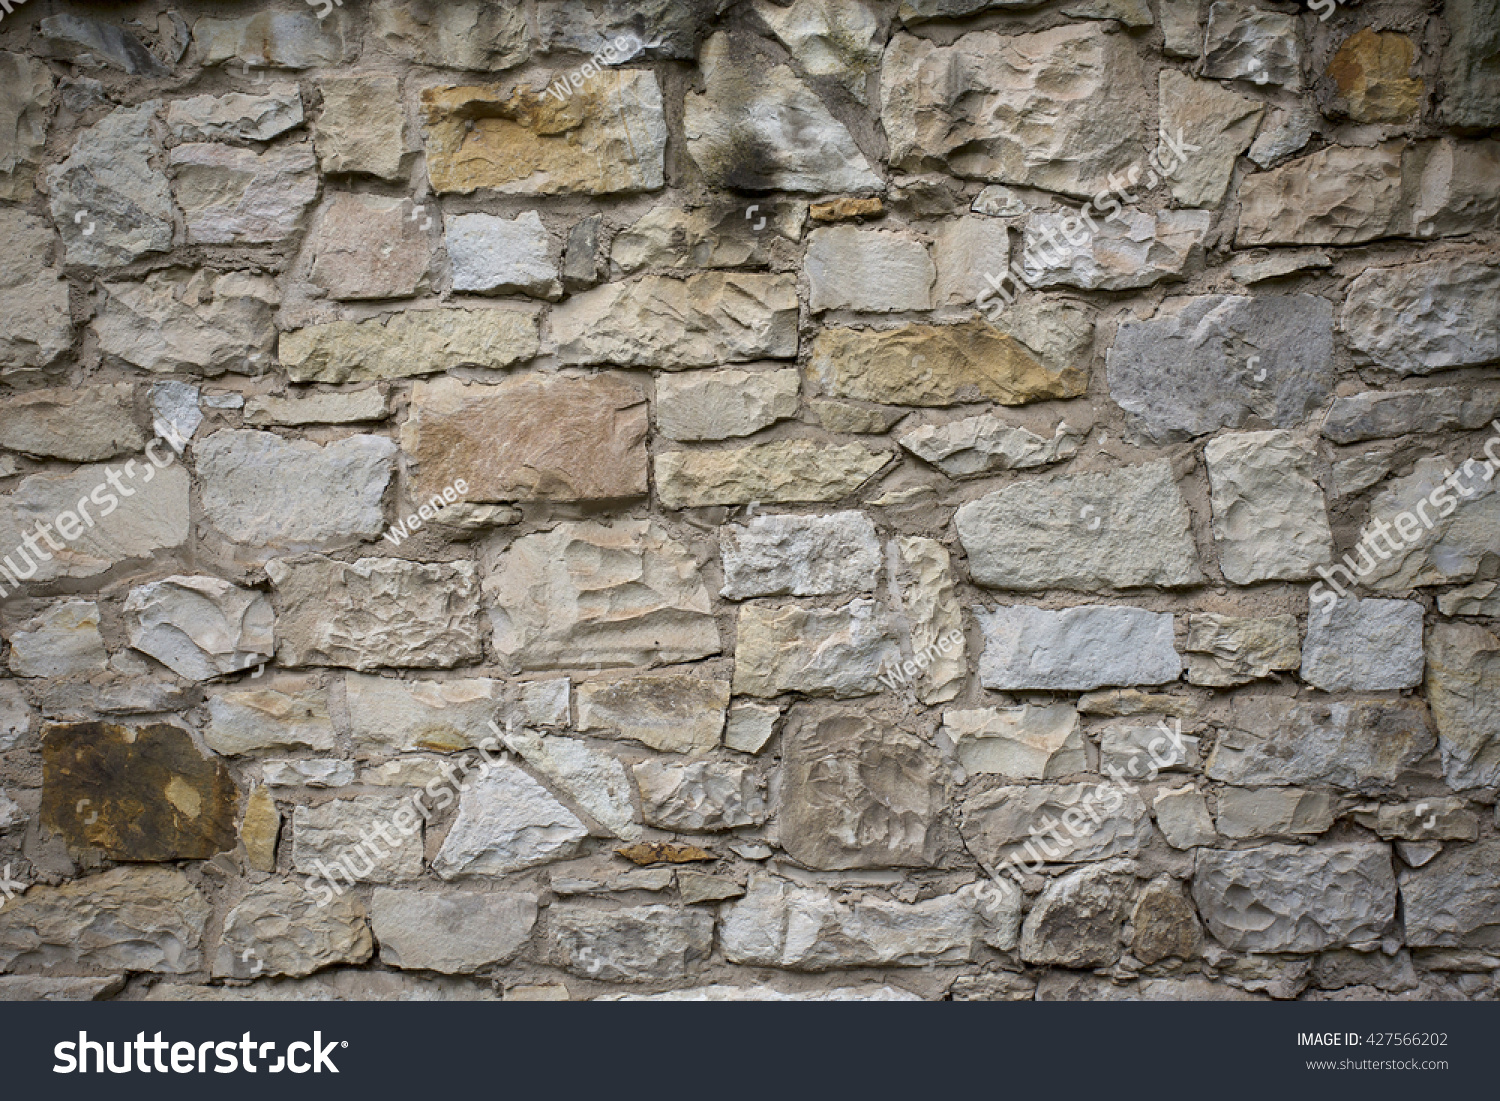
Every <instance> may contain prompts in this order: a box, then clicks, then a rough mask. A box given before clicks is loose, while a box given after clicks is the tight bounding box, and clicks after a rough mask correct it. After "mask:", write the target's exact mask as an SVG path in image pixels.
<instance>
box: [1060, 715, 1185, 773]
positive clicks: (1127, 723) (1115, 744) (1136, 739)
mask: <svg viewBox="0 0 1500 1101" xmlns="http://www.w3.org/2000/svg"><path fill="white" fill-rule="evenodd" d="M1148 720H1150V721H1148ZM1198 742H1199V739H1197V738H1195V737H1193V736H1191V735H1187V734H1183V732H1182V720H1181V719H1178V720H1177V722H1176V724H1175V726H1174V725H1169V724H1168V723H1167V720H1166V717H1165V716H1162V715H1142V716H1141V717H1140V718H1131V719H1119V720H1117V721H1115V722H1112V723H1109V724H1108V725H1107V726H1105V727H1104V729H1103V730H1101V731H1100V732H1099V771H1100V772H1104V773H1107V774H1109V775H1111V776H1114V775H1116V773H1115V772H1114V771H1113V770H1115V769H1119V770H1121V771H1122V772H1123V773H1124V774H1125V775H1126V776H1129V777H1132V778H1134V779H1140V778H1143V777H1145V778H1150V779H1154V778H1155V776H1156V774H1157V773H1158V772H1159V771H1161V770H1163V769H1197V767H1198V762H1199V758H1198ZM1080 771H1081V770H1080Z"/></svg>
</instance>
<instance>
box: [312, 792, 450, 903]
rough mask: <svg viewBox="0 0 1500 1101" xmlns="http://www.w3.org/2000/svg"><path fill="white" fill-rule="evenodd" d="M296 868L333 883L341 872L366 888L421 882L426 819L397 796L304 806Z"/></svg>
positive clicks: (382, 794)
mask: <svg viewBox="0 0 1500 1101" xmlns="http://www.w3.org/2000/svg"><path fill="white" fill-rule="evenodd" d="M461 806H462V803H460V807H461ZM402 811H404V812H405V814H406V815H407V816H408V817H409V818H410V819H412V820H414V821H413V824H412V825H411V826H410V827H408V826H404V825H402V824H401V822H400V821H399V818H398V812H402ZM361 864H363V865H364V868H363V870H361V868H360V865H361ZM330 865H331V866H332V867H333V874H330V872H329V871H328V868H329V867H330ZM292 867H293V868H295V869H296V870H297V871H298V872H299V873H300V874H302V875H309V876H311V875H316V876H322V877H323V878H325V879H327V880H328V883H329V884H336V883H337V880H336V878H335V876H336V875H337V874H338V872H339V871H340V869H342V870H343V871H344V873H345V875H346V878H348V877H352V878H353V879H357V880H359V881H361V882H365V883H393V882H396V881H397V880H402V879H415V878H416V877H417V876H420V875H421V874H422V818H421V816H420V815H418V814H417V812H416V810H415V809H414V808H413V807H412V806H411V805H410V803H409V801H408V799H407V797H406V795H405V794H404V793H402V792H397V791H383V792H380V793H378V794H370V795H351V796H349V797H347V798H344V799H330V800H329V801H328V802H326V803H319V804H317V805H316V806H299V807H297V808H296V809H295V810H293V811H292ZM434 867H436V864H434ZM308 890H309V891H311V890H312V888H311V887H309V888H308Z"/></svg>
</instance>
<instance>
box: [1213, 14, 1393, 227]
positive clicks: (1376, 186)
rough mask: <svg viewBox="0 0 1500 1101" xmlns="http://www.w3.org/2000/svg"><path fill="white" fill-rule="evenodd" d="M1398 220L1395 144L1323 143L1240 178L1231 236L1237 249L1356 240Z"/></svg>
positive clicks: (1391, 225)
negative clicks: (1303, 154)
mask: <svg viewBox="0 0 1500 1101" xmlns="http://www.w3.org/2000/svg"><path fill="white" fill-rule="evenodd" d="M1265 14H1267V15H1270V14H1272V13H1269V12H1267V13H1265ZM1277 18H1287V17H1286V16H1278V17H1277ZM1402 219H1403V213H1402V206H1401V147H1400V145H1399V143H1396V142H1387V143H1386V144H1384V145H1380V146H1376V147H1375V148H1373V149H1356V148H1346V147H1344V146H1341V145H1330V146H1329V147H1328V148H1326V149H1320V150H1319V151H1318V152H1316V153H1311V154H1309V155H1308V156H1306V157H1302V158H1299V159H1298V160H1295V161H1291V162H1289V163H1287V164H1284V165H1282V166H1281V167H1280V168H1274V169H1272V170H1271V171H1269V172H1262V173H1259V174H1257V175H1253V176H1247V177H1246V178H1245V182H1244V183H1243V184H1241V185H1240V227H1239V232H1238V234H1237V235H1236V237H1235V241H1236V243H1237V244H1239V245H1240V246H1241V247H1242V248H1243V247H1244V246H1246V245H1357V244H1359V243H1360V242H1362V241H1370V240H1373V239H1375V238H1376V237H1384V236H1385V235H1387V234H1389V233H1393V232H1398V231H1399V228H1400V225H1401V222H1402Z"/></svg>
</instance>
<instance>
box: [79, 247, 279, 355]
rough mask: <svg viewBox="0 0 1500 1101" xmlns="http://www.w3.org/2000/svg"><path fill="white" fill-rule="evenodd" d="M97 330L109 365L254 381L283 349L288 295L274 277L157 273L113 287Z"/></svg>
mask: <svg viewBox="0 0 1500 1101" xmlns="http://www.w3.org/2000/svg"><path fill="white" fill-rule="evenodd" d="M104 291H105V298H104V302H103V305H102V306H101V308H100V311H99V315H98V316H97V317H96V318H95V319H94V323H93V329H94V332H95V334H96V335H97V336H98V338H99V350H100V351H101V352H103V353H104V355H105V356H106V357H108V358H111V359H115V360H119V361H122V362H124V363H129V364H131V365H133V366H136V367H142V368H144V369H146V370H148V371H155V372H157V373H160V374H175V373H184V374H202V375H209V376H218V375H222V374H223V373H224V372H225V371H233V372H235V373H236V374H245V375H248V374H252V373H254V372H256V370H257V369H263V368H264V367H265V366H266V365H267V364H268V363H269V362H270V360H271V359H272V357H273V355H274V353H275V350H276V326H275V313H276V307H277V305H279V304H280V301H281V294H280V292H279V291H278V290H277V288H276V282H275V280H273V279H270V278H268V277H266V276H259V275H245V274H243V273H240V272H229V273H226V274H224V275H218V276H215V275H213V274H212V273H211V272H208V271H199V272H194V273H191V274H189V273H187V272H170V271H169V272H154V273H152V274H151V275H148V276H147V277H146V279H145V281H144V282H141V283H106V284H105V285H104Z"/></svg>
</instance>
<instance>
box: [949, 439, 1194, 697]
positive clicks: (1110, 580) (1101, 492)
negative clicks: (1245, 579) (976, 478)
mask: <svg viewBox="0 0 1500 1101" xmlns="http://www.w3.org/2000/svg"><path fill="white" fill-rule="evenodd" d="M954 526H955V527H956V528H957V529H958V538H959V541H960V542H962V543H963V546H964V550H965V551H966V552H967V553H968V556H969V573H970V574H971V575H972V576H973V578H974V580H975V581H976V582H977V583H978V584H980V585H985V586H988V587H990V588H1001V589H1015V590H1021V591H1025V590H1036V589H1055V588H1064V589H1077V590H1080V591H1085V592H1086V591H1089V590H1092V589H1097V588H1116V589H1124V588H1132V587H1135V586H1140V585H1159V586H1164V587H1168V588H1173V587H1181V586H1186V585H1196V584H1198V583H1200V582H1201V581H1202V580H1203V573H1202V571H1201V570H1199V568H1198V551H1197V548H1196V547H1195V546H1194V544H1193V536H1192V530H1191V518H1190V517H1189V515H1188V510H1187V505H1186V503H1185V502H1184V501H1183V499H1182V494H1181V492H1180V491H1179V490H1178V488H1177V484H1176V482H1175V481H1174V479H1173V477H1172V465H1171V463H1169V462H1167V461H1166V460H1164V459H1163V460H1158V461H1156V462H1153V463H1147V464H1144V465H1142V466H1138V467H1127V468H1124V469H1120V470H1117V471H1114V472H1103V473H1097V474H1064V475H1057V476H1053V477H1050V478H1042V479H1037V480H1034V481H1027V482H1019V483H1016V484H1014V485H1010V486H1007V487H1005V488H1003V489H999V490H996V491H995V492H994V493H991V494H988V495H987V496H985V497H982V498H980V499H979V500H978V501H973V502H970V503H969V504H967V505H964V506H963V507H962V508H960V509H959V510H958V512H957V514H956V515H955V517H954ZM1090 687H1093V686H1092V685H1091V686H1090Z"/></svg>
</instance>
